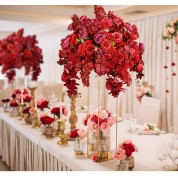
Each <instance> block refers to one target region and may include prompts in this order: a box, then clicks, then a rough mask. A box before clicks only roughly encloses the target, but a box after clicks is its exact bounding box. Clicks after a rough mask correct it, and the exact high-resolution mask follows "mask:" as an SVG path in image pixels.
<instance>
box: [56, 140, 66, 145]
mask: <svg viewBox="0 0 178 178" xmlns="http://www.w3.org/2000/svg"><path fill="white" fill-rule="evenodd" d="M57 144H59V145H67V144H68V141H67V140H65V139H61V140H59V141H58V142H57Z"/></svg>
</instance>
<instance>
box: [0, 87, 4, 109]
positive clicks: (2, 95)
mask: <svg viewBox="0 0 178 178" xmlns="http://www.w3.org/2000/svg"><path fill="white" fill-rule="evenodd" d="M4 98H5V97H4V89H1V88H0V107H2V106H3V102H1V100H2V99H4Z"/></svg>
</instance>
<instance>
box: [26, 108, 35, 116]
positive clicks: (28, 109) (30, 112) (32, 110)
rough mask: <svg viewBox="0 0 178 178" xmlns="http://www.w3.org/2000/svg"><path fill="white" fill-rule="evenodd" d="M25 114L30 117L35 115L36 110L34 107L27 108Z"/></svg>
mask: <svg viewBox="0 0 178 178" xmlns="http://www.w3.org/2000/svg"><path fill="white" fill-rule="evenodd" d="M23 113H24V114H28V115H33V114H35V110H34V109H33V108H32V107H27V108H25V109H24V110H23Z"/></svg>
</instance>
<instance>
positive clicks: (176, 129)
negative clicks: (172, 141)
mask: <svg viewBox="0 0 178 178" xmlns="http://www.w3.org/2000/svg"><path fill="white" fill-rule="evenodd" d="M174 133H176V134H178V104H177V106H176V111H175V119H174Z"/></svg>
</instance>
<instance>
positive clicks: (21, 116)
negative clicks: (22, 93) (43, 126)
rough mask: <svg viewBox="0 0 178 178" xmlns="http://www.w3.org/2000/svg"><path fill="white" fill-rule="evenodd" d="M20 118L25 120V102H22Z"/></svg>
mask: <svg viewBox="0 0 178 178" xmlns="http://www.w3.org/2000/svg"><path fill="white" fill-rule="evenodd" d="M19 105H20V107H21V108H20V120H21V121H24V120H25V114H24V113H23V110H24V108H25V103H20V104H19Z"/></svg>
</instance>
